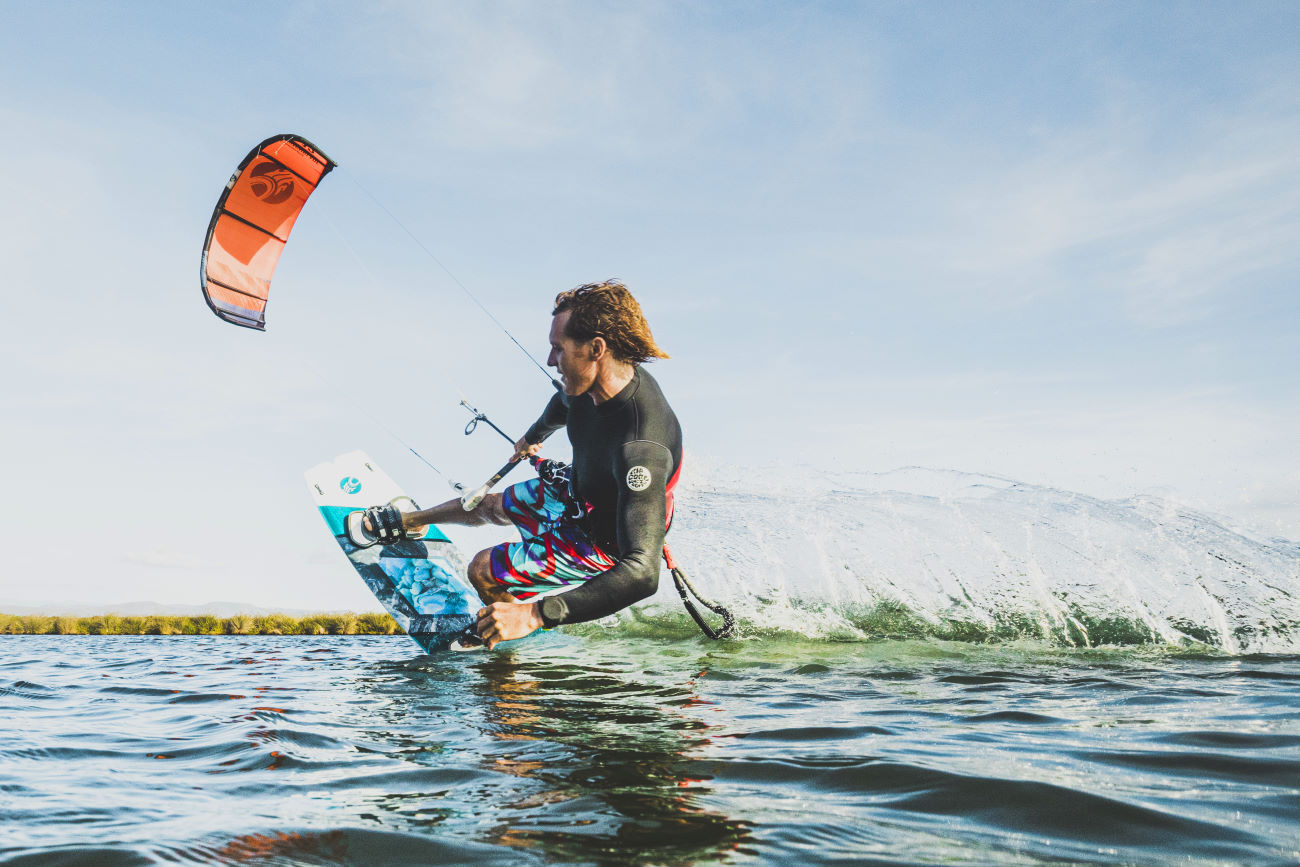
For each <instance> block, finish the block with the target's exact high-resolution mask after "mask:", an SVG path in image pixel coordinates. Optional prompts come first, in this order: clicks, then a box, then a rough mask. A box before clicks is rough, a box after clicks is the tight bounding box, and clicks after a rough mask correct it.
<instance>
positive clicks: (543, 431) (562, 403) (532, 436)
mask: <svg viewBox="0 0 1300 867" xmlns="http://www.w3.org/2000/svg"><path fill="white" fill-rule="evenodd" d="M568 420H569V402H568V399H567V397H566V396H565V394H564V392H562V391H557V392H556V393H555V394H553V395H552V396H551V399H550V401H549V402H548V403H547V404H546V409H544V410H542V414H541V415H540V416H539V417H538V419H537V421H535V422H533V424H532V426H531V427H530V428H528V430H527V431H526V432H525V433H524V439H526V440H528V441H529V442H530V443H540V442H541V441H542V440H544V439H546V438H547V437H548V436H550V435H551V434H553V433H555V432H556V431H557V430H559V429H560V428H562V427H564V424H565V422H567V421H568Z"/></svg>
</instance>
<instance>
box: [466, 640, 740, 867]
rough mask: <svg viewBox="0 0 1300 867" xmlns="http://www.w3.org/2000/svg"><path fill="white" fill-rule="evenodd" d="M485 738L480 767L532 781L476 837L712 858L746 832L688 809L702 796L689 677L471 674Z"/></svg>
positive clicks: (511, 665) (593, 668) (496, 659)
mask: <svg viewBox="0 0 1300 867" xmlns="http://www.w3.org/2000/svg"><path fill="white" fill-rule="evenodd" d="M473 668H474V671H476V672H477V673H478V674H479V675H481V677H482V680H481V682H480V683H479V685H478V691H479V692H480V694H481V695H482V697H483V699H484V700H485V701H484V702H483V717H484V722H485V723H486V725H487V731H488V732H489V733H490V734H491V735H492V736H493V737H494V738H497V739H499V741H500V745H499V747H498V748H496V749H490V750H488V751H486V752H485V754H484V756H483V762H484V767H486V768H488V769H490V770H493V771H498V772H505V773H509V774H512V775H514V776H516V777H519V778H521V779H525V780H528V781H530V782H531V783H533V784H534V785H532V786H530V787H529V789H528V791H526V792H524V793H521V795H520V797H518V798H515V799H514V800H512V801H511V802H509V803H506V804H502V805H499V806H498V807H497V810H496V811H497V812H498V813H499V814H500V821H499V822H498V823H497V824H496V825H495V826H494V827H493V828H492V829H491V831H490V833H489V835H488V839H489V840H490V841H491V842H494V843H500V844H505V845H509V846H516V847H530V848H531V847H535V848H539V849H541V850H543V851H544V852H545V853H546V854H547V856H548V857H551V858H561V859H564V860H581V861H602V860H605V859H613V860H618V861H626V860H627V859H628V858H636V857H637V856H639V855H645V856H649V855H653V856H654V859H655V860H656V861H658V862H661V863H662V862H672V861H683V862H685V861H693V860H697V859H713V858H717V857H720V856H722V855H723V854H725V853H726V852H727V851H729V850H733V849H736V848H737V847H738V846H739V845H740V844H741V843H743V842H744V841H745V840H746V839H747V837H748V835H749V825H748V823H747V822H744V821H741V820H737V819H732V818H729V817H727V816H725V815H723V814H721V813H719V812H717V811H714V810H709V809H705V808H704V807H702V806H700V805H699V803H698V800H699V797H700V796H701V795H705V794H708V793H709V792H710V791H711V790H710V789H709V788H708V786H707V781H708V777H707V775H706V774H703V772H702V771H701V770H699V768H698V765H700V764H701V762H700V760H699V759H698V758H697V757H696V756H695V754H697V753H699V751H700V749H701V748H702V747H703V746H705V745H707V744H708V743H709V732H710V728H711V727H710V726H709V725H708V724H706V723H705V722H703V721H701V720H700V719H698V718H697V717H695V716H693V715H692V714H691V713H690V711H691V710H692V708H694V707H696V706H698V705H699V704H701V703H703V702H702V700H701V699H700V698H699V697H698V696H697V695H696V694H695V691H694V683H693V681H691V680H689V679H687V680H684V681H679V682H673V681H668V682H666V683H661V684H655V683H653V682H645V681H638V680H635V679H633V680H629V679H628V678H627V671H626V668H627V666H623V667H621V668H620V667H616V666H611V665H608V664H607V665H577V664H572V663H552V662H548V661H544V660H535V659H534V660H527V661H521V660H519V659H517V658H516V657H515V655H514V654H513V653H503V654H498V655H495V656H485V657H484V658H483V659H482V660H481V661H479V662H478V663H477V664H475V665H474V666H473Z"/></svg>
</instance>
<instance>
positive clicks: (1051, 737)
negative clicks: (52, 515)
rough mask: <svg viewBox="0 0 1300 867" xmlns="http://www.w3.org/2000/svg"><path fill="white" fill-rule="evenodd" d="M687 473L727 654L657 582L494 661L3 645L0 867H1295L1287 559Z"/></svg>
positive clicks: (328, 651) (259, 648) (914, 477)
mask: <svg viewBox="0 0 1300 867" xmlns="http://www.w3.org/2000/svg"><path fill="white" fill-rule="evenodd" d="M695 478H696V479H697V480H698V481H695V482H692V487H689V488H685V489H683V490H682V491H681V496H680V501H679V507H678V508H679V512H678V517H677V524H678V526H677V528H676V529H675V531H674V533H673V546H674V549H675V550H676V552H677V555H678V559H679V561H681V562H682V564H683V565H684V566H685V568H686V569H687V571H688V572H689V573H690V574H691V576H692V578H693V579H694V581H695V583H696V584H697V585H698V586H699V588H700V590H701V591H703V592H704V593H705V594H706V595H708V596H710V597H713V598H716V599H718V600H719V601H723V602H725V603H726V604H728V605H729V606H730V607H731V608H732V609H733V610H734V612H735V613H736V615H737V617H738V620H739V622H740V626H741V628H740V630H739V634H738V635H737V636H736V637H735V638H734V639H731V640H727V641H721V642H710V641H708V640H707V639H705V638H703V637H702V636H701V635H700V634H699V632H698V630H696V629H695V627H694V626H693V624H692V623H691V622H690V621H689V619H688V618H687V617H686V615H685V614H684V613H683V612H682V610H681V607H680V605H679V604H678V603H677V601H676V599H675V598H674V597H673V595H672V590H671V587H670V586H669V582H667V581H664V582H662V583H663V585H664V586H663V587H661V592H660V595H659V596H658V597H657V598H656V600H653V601H652V603H651V604H650V605H649V606H647V607H645V608H639V609H638V610H636V611H635V612H633V613H632V614H630V615H627V616H623V617H622V618H620V619H618V620H617V621H612V622H608V623H602V624H584V625H582V626H579V627H572V628H566V629H563V630H556V631H553V632H550V633H545V634H542V635H538V636H535V637H533V638H530V639H528V640H526V641H522V642H515V643H512V644H509V645H505V646H503V647H502V648H500V649H498V650H497V651H494V652H490V653H489V652H486V651H481V650H479V651H473V652H466V653H451V654H443V655H439V656H434V657H429V656H425V655H423V654H421V653H420V652H419V651H418V649H417V648H416V647H415V646H414V644H413V643H412V642H410V640H409V639H407V638H406V637H404V636H383V637H358V636H318V637H317V636H313V637H276V636H266V637H239V636H200V637H185V636H139V637H135V636H130V637H127V636H122V637H119V636H102V637H100V636H0V861H4V862H7V863H20V864H21V863H39V864H47V863H56V864H57V863H93V864H143V863H159V862H164V863H189V862H193V863H250V864H376V863H383V864H401V863H410V864H427V863H502V864H520V863H522V864H529V863H535V864H553V863H563V864H597V865H603V864H610V865H615V864H617V865H622V864H661V865H685V864H706V863H727V864H774V863H777V864H786V863H809V864H821V863H846V864H867V863H888V864H936V863H942V864H977V865H983V864H1152V865H1155V864H1170V863H1179V864H1294V863H1300V544H1297V543H1296V542H1294V541H1290V540H1286V539H1276V538H1267V537H1263V536H1260V535H1259V534H1255V533H1252V532H1251V531H1250V530H1249V528H1242V527H1238V526H1234V525H1233V524H1232V523H1231V522H1230V521H1228V520H1226V519H1223V518H1219V517H1215V516H1212V515H1207V514H1203V513H1199V512H1197V511H1194V510H1188V509H1186V508H1184V507H1180V506H1178V505H1176V504H1173V503H1170V502H1165V501H1161V500H1158V499H1153V498H1130V499H1124V500H1102V499H1097V498H1092V497H1087V496H1083V495H1081V494H1077V493H1071V492H1068V491H1059V490H1054V489H1051V488H1046V487H1041V486H1033V485H1027V484H1023V483H1018V482H1014V481H1011V480H1007V479H998V478H993V477H988V476H976V475H971V474H965V473H955V472H941V471H930V470H907V471H900V472H895V473H886V474H878V475H868V474H847V475H846V474H839V475H836V476H833V477H817V476H815V475H810V474H801V475H800V477H799V478H798V479H797V480H792V479H790V478H789V477H788V475H787V476H786V477H784V478H780V477H778V476H775V475H773V476H771V477H764V476H761V475H755V474H752V473H750V474H741V476H739V477H736V478H723V477H720V476H718V475H716V474H714V475H709V474H707V473H700V472H698V470H697V473H696V476H695ZM332 577H333V576H332ZM337 577H338V579H339V580H352V576H351V574H350V570H349V569H348V567H347V565H346V563H344V562H343V560H342V557H340V558H339V570H338V572H337Z"/></svg>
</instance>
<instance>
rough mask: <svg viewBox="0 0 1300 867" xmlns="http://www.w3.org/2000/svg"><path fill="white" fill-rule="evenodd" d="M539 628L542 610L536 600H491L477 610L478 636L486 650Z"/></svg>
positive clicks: (530, 633)
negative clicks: (487, 604) (490, 602)
mask: <svg viewBox="0 0 1300 867" xmlns="http://www.w3.org/2000/svg"><path fill="white" fill-rule="evenodd" d="M541 628H542V610H541V607H540V606H539V605H538V604H537V603H536V602H524V603H519V602H493V603H492V604H491V605H489V606H488V607H487V608H480V609H479V612H478V636H479V638H481V639H483V643H484V644H486V645H487V648H488V650H491V649H492V648H494V647H496V646H497V645H498V644H500V643H501V642H503V641H511V640H513V639H515V638H523V637H524V636H525V635H532V634H533V633H534V632H536V631H537V630H538V629H541Z"/></svg>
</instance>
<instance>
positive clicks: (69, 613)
mask: <svg viewBox="0 0 1300 867" xmlns="http://www.w3.org/2000/svg"><path fill="white" fill-rule="evenodd" d="M0 613H3V614H18V615H28V616H44V617H94V616H96V615H98V614H120V615H122V616H123V617H148V616H149V615H151V614H160V615H168V616H172V617H175V616H184V615H198V614H211V615H212V616H213V617H234V616H235V615H236V614H251V615H254V616H260V615H263V614H287V615H289V616H290V617H306V616H307V615H309V614H320V613H323V612H322V611H320V610H312V609H309V608H266V607H265V606H261V605H250V604H248V603H247V602H207V603H204V604H202V605H164V604H162V603H160V602H118V603H113V604H109V605H85V604H82V605H69V604H68V603H66V602H46V603H41V604H38V605H10V604H8V603H6V602H0Z"/></svg>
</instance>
